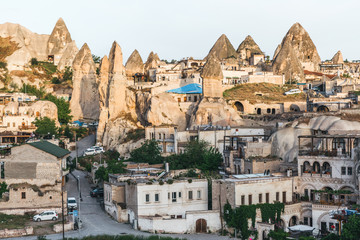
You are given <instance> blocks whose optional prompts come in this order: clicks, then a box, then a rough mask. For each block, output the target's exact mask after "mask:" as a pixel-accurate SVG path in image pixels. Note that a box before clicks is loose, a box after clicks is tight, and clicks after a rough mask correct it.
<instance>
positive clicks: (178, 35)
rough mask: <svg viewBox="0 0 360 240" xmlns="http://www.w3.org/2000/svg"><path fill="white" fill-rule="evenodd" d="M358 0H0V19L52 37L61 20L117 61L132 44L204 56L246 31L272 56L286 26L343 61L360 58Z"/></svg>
mask: <svg viewBox="0 0 360 240" xmlns="http://www.w3.org/2000/svg"><path fill="white" fill-rule="evenodd" d="M359 9H360V1H359V0H342V1H339V0H296V1H295V0H246V1H245V0H181V1H176V0H126V1H125V0H96V1H93V0H86V1H83V0H71V1H69V0H61V1H53V0H44V1H43V0H32V1H29V0H23V1H20V0H19V1H17V0H11V1H10V0H4V1H3V3H2V4H1V10H0V12H1V13H0V24H2V23H5V22H12V23H18V24H20V25H22V26H24V27H26V28H28V29H29V30H31V31H32V32H36V33H39V34H51V31H52V29H53V27H54V25H55V23H56V21H57V20H58V18H60V17H62V18H63V19H64V21H65V23H66V25H67V27H68V29H69V31H70V34H71V37H72V39H73V40H75V41H76V44H77V46H78V48H79V49H80V48H81V46H82V45H83V44H84V43H87V44H88V45H89V47H90V49H91V51H92V53H93V54H95V55H98V56H101V57H103V56H104V55H108V54H109V51H110V48H111V44H112V43H113V41H117V43H118V44H119V45H120V46H121V48H122V50H123V54H124V64H125V62H126V60H127V58H128V57H129V56H130V54H131V53H132V51H133V50H134V49H137V50H138V51H139V53H140V55H141V57H142V59H143V61H146V59H147V56H148V55H149V53H150V52H151V51H154V52H156V53H158V55H159V57H160V59H167V60H171V59H176V60H180V59H182V58H184V57H194V58H196V59H202V58H204V57H205V56H206V55H207V53H208V52H209V50H210V49H211V47H212V45H213V44H214V43H215V41H216V40H217V39H218V38H219V37H220V35H221V34H223V33H224V34H226V35H227V37H228V38H229V40H230V42H231V43H232V44H233V46H234V48H235V49H237V47H238V46H239V44H240V43H241V42H242V41H243V40H244V39H245V37H246V36H247V35H251V36H252V37H253V38H254V40H255V42H256V43H257V44H258V45H259V46H260V48H261V49H262V51H264V52H265V54H266V55H269V56H270V57H271V58H272V56H273V54H274V51H275V49H276V47H277V45H278V44H280V43H281V40H282V38H283V37H284V36H285V34H286V32H287V31H288V30H289V28H290V27H291V26H292V24H294V23H296V22H299V23H300V24H301V25H302V26H303V27H304V28H305V29H306V30H307V32H308V33H309V34H310V37H311V38H312V40H313V42H314V43H315V45H316V47H317V50H318V52H319V55H320V57H321V59H322V60H326V59H331V58H332V57H333V55H334V54H335V53H336V52H337V51H338V50H341V52H342V53H343V56H344V59H349V60H354V59H360V47H359V44H360V31H359V23H360V16H359Z"/></svg>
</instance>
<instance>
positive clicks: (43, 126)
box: [34, 117, 57, 136]
mask: <svg viewBox="0 0 360 240" xmlns="http://www.w3.org/2000/svg"><path fill="white" fill-rule="evenodd" d="M34 123H35V126H36V127H37V129H36V131H35V133H36V134H39V135H40V136H45V135H55V134H56V132H57V127H56V125H55V120H51V119H50V118H48V117H43V118H40V119H38V118H36V119H35V122H34Z"/></svg>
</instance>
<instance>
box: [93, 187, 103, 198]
mask: <svg viewBox="0 0 360 240" xmlns="http://www.w3.org/2000/svg"><path fill="white" fill-rule="evenodd" d="M90 196H91V197H103V196H104V189H103V188H95V189H93V190H91V191H90Z"/></svg>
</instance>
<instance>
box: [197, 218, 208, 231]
mask: <svg viewBox="0 0 360 240" xmlns="http://www.w3.org/2000/svg"><path fill="white" fill-rule="evenodd" d="M196 232H197V233H206V220H205V219H202V218H201V219H198V220H196Z"/></svg>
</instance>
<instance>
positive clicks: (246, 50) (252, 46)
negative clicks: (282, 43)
mask: <svg viewBox="0 0 360 240" xmlns="http://www.w3.org/2000/svg"><path fill="white" fill-rule="evenodd" d="M236 52H237V53H238V54H239V57H240V59H242V60H249V58H250V57H251V54H263V52H262V51H261V49H260V47H259V46H258V45H257V44H256V42H255V41H254V39H253V38H252V37H251V36H250V35H248V36H247V37H246V38H245V40H244V41H242V43H241V44H240V45H239V47H238V49H237V50H236Z"/></svg>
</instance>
